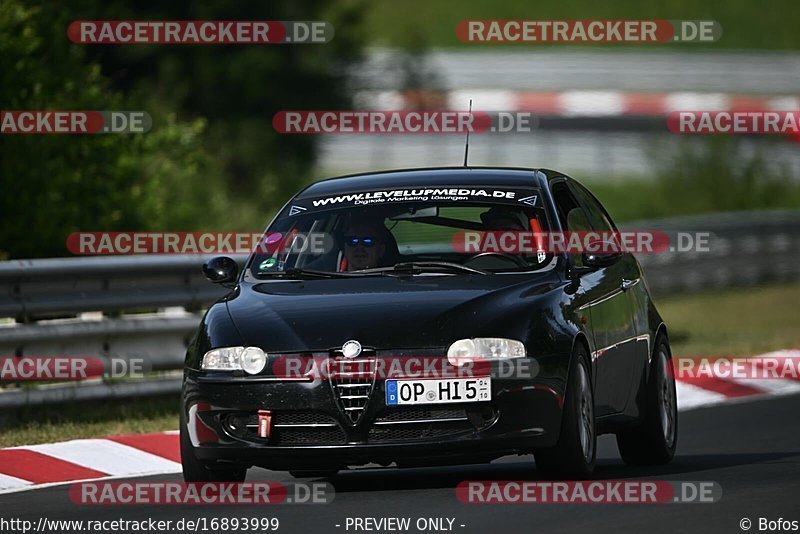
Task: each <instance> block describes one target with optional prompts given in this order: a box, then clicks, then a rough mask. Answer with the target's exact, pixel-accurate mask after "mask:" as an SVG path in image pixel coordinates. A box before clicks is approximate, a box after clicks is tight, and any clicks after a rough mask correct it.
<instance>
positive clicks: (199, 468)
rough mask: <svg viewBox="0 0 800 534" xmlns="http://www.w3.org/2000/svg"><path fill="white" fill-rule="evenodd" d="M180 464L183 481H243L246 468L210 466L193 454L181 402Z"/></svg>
mask: <svg viewBox="0 0 800 534" xmlns="http://www.w3.org/2000/svg"><path fill="white" fill-rule="evenodd" d="M180 445H181V466H182V467H183V480H184V481H185V482H244V479H245V477H246V476H247V468H244V467H229V466H226V467H216V466H214V467H210V466H208V465H206V464H204V463H203V462H201V461H200V460H198V459H197V457H196V456H195V455H194V448H193V447H192V441H191V439H189V431H188V428H187V426H186V416H185V415H184V408H183V403H181V415H180Z"/></svg>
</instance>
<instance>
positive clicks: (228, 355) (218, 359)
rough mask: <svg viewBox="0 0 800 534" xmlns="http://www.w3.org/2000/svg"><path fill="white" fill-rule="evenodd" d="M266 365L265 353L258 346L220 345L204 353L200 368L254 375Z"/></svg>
mask: <svg viewBox="0 0 800 534" xmlns="http://www.w3.org/2000/svg"><path fill="white" fill-rule="evenodd" d="M266 365H267V354H266V353H265V352H264V351H263V350H261V349H260V348H258V347H220V348H218V349H212V350H210V351H208V352H206V353H205V355H204V356H203V361H202V362H201V363H200V368H201V369H206V370H209V371H239V370H242V371H244V372H246V373H248V374H251V375H255V374H258V373H260V372H261V371H263V370H264V367H266Z"/></svg>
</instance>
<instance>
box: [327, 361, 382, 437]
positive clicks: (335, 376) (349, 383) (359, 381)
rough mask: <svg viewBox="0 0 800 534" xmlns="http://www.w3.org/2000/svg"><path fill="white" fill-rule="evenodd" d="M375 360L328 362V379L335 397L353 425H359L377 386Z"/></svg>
mask: <svg viewBox="0 0 800 534" xmlns="http://www.w3.org/2000/svg"><path fill="white" fill-rule="evenodd" d="M375 367H376V360H375V358H357V359H346V358H342V357H334V358H330V359H329V360H328V377H329V378H330V380H329V382H330V384H331V387H332V388H333V396H334V397H335V398H336V402H337V403H338V405H339V409H340V410H342V412H343V413H344V415H345V417H346V419H347V421H349V422H350V423H351V424H352V425H356V424H358V422H359V420H360V419H361V416H363V415H364V411H365V410H366V408H367V403H369V399H370V397H371V396H372V389H373V387H374V386H375Z"/></svg>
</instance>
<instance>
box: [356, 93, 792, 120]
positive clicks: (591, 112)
mask: <svg viewBox="0 0 800 534" xmlns="http://www.w3.org/2000/svg"><path fill="white" fill-rule="evenodd" d="M470 99H472V100H473V103H474V105H473V109H475V110H480V111H486V112H499V111H506V112H530V113H536V114H539V115H545V116H556V117H619V116H650V117H658V116H666V115H668V114H669V113H670V112H672V111H686V110H696V111H796V110H797V109H800V98H798V97H797V96H795V95H770V96H762V95H736V94H726V93H700V92H690V91H682V92H668V93H641V92H624V91H614V90H609V91H605V90H578V91H509V90H505V89H469V90H457V91H427V92H424V91H422V92H421V91H407V92H401V91H363V92H360V93H358V94H357V95H356V97H355V104H356V107H357V108H359V109H380V110H387V111H400V110H417V109H454V110H458V109H465V108H466V106H467V103H468V102H469V101H470Z"/></svg>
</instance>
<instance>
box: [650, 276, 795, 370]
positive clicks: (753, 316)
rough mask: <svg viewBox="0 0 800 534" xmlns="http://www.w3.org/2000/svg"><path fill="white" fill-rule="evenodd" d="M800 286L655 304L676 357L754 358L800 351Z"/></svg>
mask: <svg viewBox="0 0 800 534" xmlns="http://www.w3.org/2000/svg"><path fill="white" fill-rule="evenodd" d="M798 302H800V282H794V283H790V284H782V285H774V286H767V287H755V288H747V289H731V290H726V291H720V292H714V293H703V294H699V295H688V296H676V297H671V298H662V299H657V300H656V305H657V307H658V310H659V311H660V312H661V315H662V316H663V317H664V321H665V322H666V323H667V328H668V329H669V332H670V343H671V345H672V352H673V354H674V355H675V356H750V355H755V354H760V353H763V352H767V351H771V350H777V349H785V348H794V347H800V313H798V312H797V303H798Z"/></svg>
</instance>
